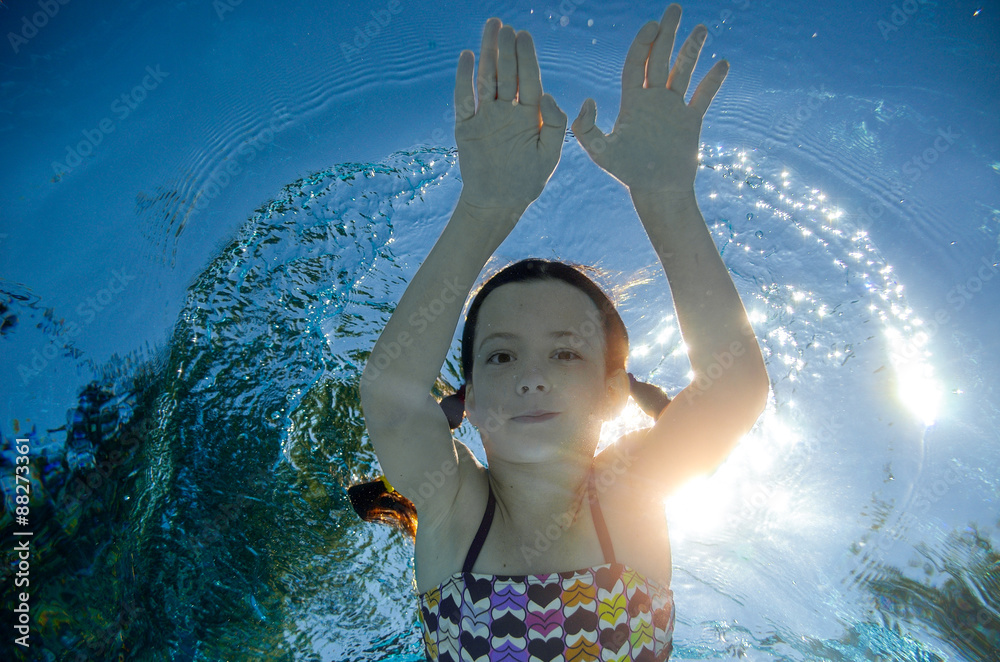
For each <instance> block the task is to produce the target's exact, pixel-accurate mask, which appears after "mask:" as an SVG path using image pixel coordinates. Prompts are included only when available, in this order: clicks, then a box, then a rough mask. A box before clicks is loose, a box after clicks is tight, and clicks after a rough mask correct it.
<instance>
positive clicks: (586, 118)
mask: <svg viewBox="0 0 1000 662" xmlns="http://www.w3.org/2000/svg"><path fill="white" fill-rule="evenodd" d="M596 119H597V102H596V101H594V100H593V99H587V100H586V101H584V102H583V106H582V107H581V108H580V114H579V115H578V116H577V118H576V119H575V120H573V135H574V136H576V139H577V140H578V141H579V142H580V144H581V145H582V146H583V148H584V149H585V150H587V153H588V154H590V158H592V159H594V161H595V162H596V161H597V155H598V154H600V153H601V152H603V151H604V146H606V144H607V136H605V135H604V132H603V131H601V130H600V129H598V128H597V125H596V124H594V120H596Z"/></svg>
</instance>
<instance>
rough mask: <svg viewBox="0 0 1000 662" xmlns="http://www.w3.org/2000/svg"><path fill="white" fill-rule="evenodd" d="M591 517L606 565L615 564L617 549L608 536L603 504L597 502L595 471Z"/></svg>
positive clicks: (591, 484)
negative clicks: (602, 510)
mask: <svg viewBox="0 0 1000 662" xmlns="http://www.w3.org/2000/svg"><path fill="white" fill-rule="evenodd" d="M589 496H590V515H591V517H593V519H594V528H595V529H597V538H598V540H600V541H601V551H602V552H604V562H605V563H615V547H614V545H612V544H611V536H609V535H608V526H607V524H605V523H604V513H602V512H601V502H600V501H598V500H597V486H596V485H595V484H594V470H593V468H591V470H590V490H589Z"/></svg>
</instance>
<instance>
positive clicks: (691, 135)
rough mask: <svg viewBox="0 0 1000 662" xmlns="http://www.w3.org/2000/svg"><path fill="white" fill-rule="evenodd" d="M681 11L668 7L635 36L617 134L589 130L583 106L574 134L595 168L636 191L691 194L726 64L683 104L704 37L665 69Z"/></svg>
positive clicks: (591, 115)
mask: <svg viewBox="0 0 1000 662" xmlns="http://www.w3.org/2000/svg"><path fill="white" fill-rule="evenodd" d="M679 21H680V7H679V6H677V5H671V6H670V7H668V8H667V11H666V12H665V13H664V16H663V19H662V20H661V21H660V23H656V22H650V23H647V24H646V25H645V26H643V28H642V29H641V30H640V31H639V34H638V35H636V38H635V41H634V42H633V43H632V47H631V48H630V49H629V53H628V55H627V57H626V59H625V67H624V69H623V71H622V102H621V107H620V109H619V112H618V119H617V120H616V121H615V127H614V130H613V131H612V132H611V133H610V134H608V135H607V136H605V135H604V134H603V133H602V132H601V130H600V129H598V128H597V127H596V126H595V125H594V120H595V119H596V116H597V107H596V105H595V104H594V102H593V100H592V99H588V100H587V101H585V102H584V105H583V109H582V110H581V112H580V116H579V117H578V118H577V119H576V121H575V122H574V123H573V132H574V134H575V135H576V137H577V139H578V140H579V141H580V143H581V144H582V145H583V147H584V149H586V150H587V152H588V153H589V154H590V156H591V158H592V159H593V160H594V162H595V163H597V164H598V165H599V166H601V167H602V168H604V169H605V170H607V171H608V172H609V173H610V174H611V175H613V176H614V177H615V178H616V179H618V180H619V181H621V182H622V183H623V184H625V185H626V186H628V187H629V189H630V190H631V191H633V192H636V191H643V192H646V191H664V190H667V191H686V190H687V191H689V190H691V187H692V186H693V185H694V178H695V173H696V172H697V155H698V141H699V137H700V134H701V122H702V118H703V117H704V115H705V112H706V111H707V110H708V106H709V104H710V103H711V102H712V99H713V98H714V97H715V94H716V92H718V90H719V87H720V86H721V85H722V81H723V80H724V79H725V76H726V71H727V70H728V65H727V64H726V63H725V62H720V63H718V64H716V65H715V66H714V67H712V69H711V70H710V71H709V72H708V74H707V75H706V76H705V78H704V79H703V80H702V81H701V83H700V84H699V85H698V87H697V89H696V90H695V92H694V95H693V96H692V98H691V103H690V104H686V103H685V102H684V95H685V94H686V92H687V89H688V85H689V84H690V81H691V72H692V71H693V70H694V66H695V64H696V63H697V61H698V55H699V54H700V52H701V45H702V42H703V40H704V37H705V34H706V30H705V28H704V26H697V27H696V28H695V29H694V30H693V31H692V33H691V36H690V37H688V39H687V41H686V42H685V43H684V46H683V47H682V48H681V51H680V53H679V54H678V56H677V60H676V62H675V63H674V66H673V68H672V69H671V70H670V71H669V76H668V70H667V64H668V63H669V60H670V54H671V51H672V50H673V43H674V36H675V34H676V30H677V24H678V22H679Z"/></svg>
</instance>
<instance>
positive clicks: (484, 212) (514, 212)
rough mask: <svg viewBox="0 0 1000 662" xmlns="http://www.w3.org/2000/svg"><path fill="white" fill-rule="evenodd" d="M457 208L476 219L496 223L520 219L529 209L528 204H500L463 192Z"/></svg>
mask: <svg viewBox="0 0 1000 662" xmlns="http://www.w3.org/2000/svg"><path fill="white" fill-rule="evenodd" d="M457 206H458V207H459V208H461V209H463V210H464V211H466V212H467V213H469V215H471V216H473V217H474V218H477V219H483V220H494V221H495V220H497V219H501V218H503V219H509V218H511V217H514V218H515V219H519V218H521V216H522V215H523V214H524V210H525V209H527V208H528V205H526V204H519V203H512V204H499V203H497V202H495V201H491V200H483V199H481V198H477V197H475V196H473V195H469V194H468V193H466V192H465V191H462V194H461V195H460V196H459V197H458V205H457Z"/></svg>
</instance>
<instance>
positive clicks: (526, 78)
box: [517, 30, 542, 106]
mask: <svg viewBox="0 0 1000 662" xmlns="http://www.w3.org/2000/svg"><path fill="white" fill-rule="evenodd" d="M541 98H542V74H541V72H540V71H539V70H538V58H537V57H536V56H535V43H534V41H532V39H531V35H530V34H528V33H527V32H526V31H525V30H521V31H520V32H518V33H517V100H518V102H519V103H521V104H524V105H527V106H537V105H538V102H539V101H540V100H541Z"/></svg>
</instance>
